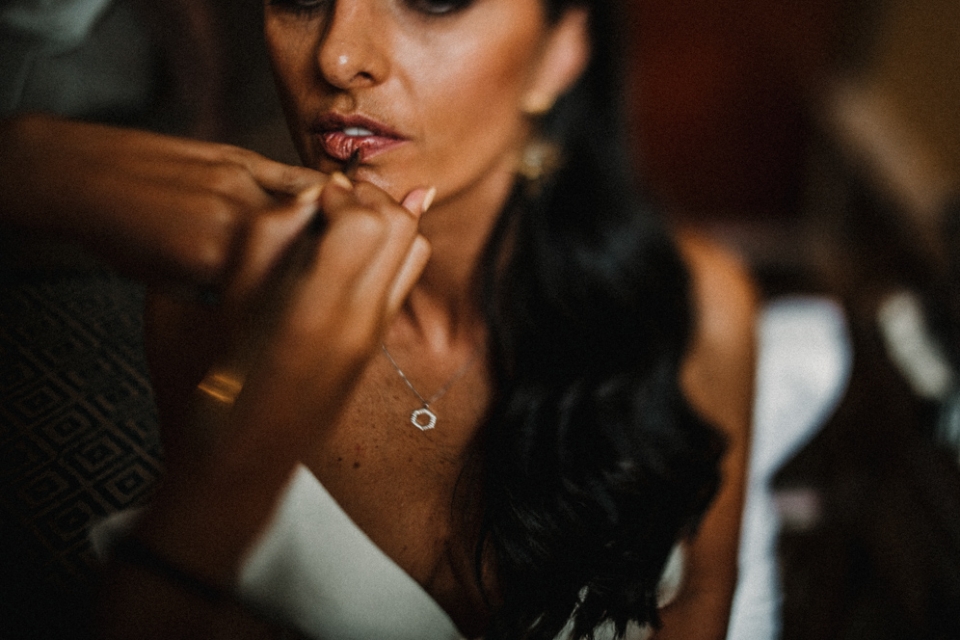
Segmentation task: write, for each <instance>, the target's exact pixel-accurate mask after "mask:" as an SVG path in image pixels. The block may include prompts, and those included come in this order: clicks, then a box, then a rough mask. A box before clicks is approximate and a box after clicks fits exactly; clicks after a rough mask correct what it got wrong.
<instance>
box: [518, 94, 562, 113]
mask: <svg viewBox="0 0 960 640" xmlns="http://www.w3.org/2000/svg"><path fill="white" fill-rule="evenodd" d="M554 102H555V98H554V97H553V96H552V95H550V94H548V93H544V92H540V91H538V92H534V93H529V94H527V96H526V97H525V98H524V99H523V103H522V104H521V105H520V109H521V111H523V113H525V114H526V115H528V116H533V117H536V116H542V115H544V114H546V113H547V112H548V111H550V109H552V108H553V103H554Z"/></svg>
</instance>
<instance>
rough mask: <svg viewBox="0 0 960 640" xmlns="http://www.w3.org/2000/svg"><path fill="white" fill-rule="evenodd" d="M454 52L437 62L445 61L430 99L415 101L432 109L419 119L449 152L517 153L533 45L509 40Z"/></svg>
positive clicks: (523, 130)
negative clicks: (429, 126)
mask: <svg viewBox="0 0 960 640" xmlns="http://www.w3.org/2000/svg"><path fill="white" fill-rule="evenodd" d="M454 50H455V52H456V55H450V48H448V49H447V52H446V55H445V56H444V57H442V58H439V59H442V60H444V61H445V62H444V64H443V65H442V69H443V71H442V72H441V73H437V74H435V76H434V81H432V82H431V83H430V84H429V86H430V96H429V97H427V96H426V95H424V96H423V98H424V99H423V100H422V101H421V102H422V104H430V105H433V106H432V108H431V109H430V112H429V113H424V114H423V117H424V119H425V120H426V121H427V122H428V123H430V122H432V123H433V125H434V127H433V129H434V132H435V136H436V137H442V140H439V142H442V143H443V144H445V145H447V148H449V149H451V150H452V151H454V152H458V151H459V152H463V153H470V154H472V155H476V156H480V155H489V154H496V153H503V152H506V151H510V150H512V149H514V148H516V147H518V146H519V145H520V144H521V141H522V138H523V136H524V132H525V131H526V118H525V117H524V115H523V114H522V112H521V110H520V104H521V100H522V96H523V95H524V91H525V89H526V86H527V80H528V76H529V68H530V65H531V63H532V58H533V55H532V53H531V52H532V50H533V44H532V43H531V42H529V41H528V39H524V38H513V39H510V40H506V41H504V40H500V41H497V42H493V43H481V44H479V45H476V46H472V47H467V46H459V47H455V48H454ZM434 68H437V66H436V65H434ZM421 86H425V84H424V83H422V84H421ZM478 159H479V158H478Z"/></svg>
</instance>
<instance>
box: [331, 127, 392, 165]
mask: <svg viewBox="0 0 960 640" xmlns="http://www.w3.org/2000/svg"><path fill="white" fill-rule="evenodd" d="M319 138H320V145H321V147H323V151H324V153H326V154H327V155H328V156H330V157H331V158H333V159H334V160H339V161H340V162H346V161H347V160H348V159H349V158H350V156H352V155H353V152H354V151H356V150H357V149H359V150H360V160H361V161H367V160H369V159H370V158H373V157H374V156H377V155H379V154H381V153H383V152H384V151H387V150H389V149H392V148H393V147H396V146H397V145H400V144H403V143H404V142H405V141H404V140H403V139H402V138H387V137H384V136H348V135H347V134H345V133H343V132H342V131H328V132H326V133H321V134H320V136H319Z"/></svg>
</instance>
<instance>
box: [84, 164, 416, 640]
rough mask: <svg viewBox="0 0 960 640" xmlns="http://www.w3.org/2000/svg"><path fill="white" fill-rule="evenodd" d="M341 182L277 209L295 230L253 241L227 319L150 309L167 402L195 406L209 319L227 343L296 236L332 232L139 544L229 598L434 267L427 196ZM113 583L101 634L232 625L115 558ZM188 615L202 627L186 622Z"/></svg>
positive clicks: (164, 633)
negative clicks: (188, 400) (247, 559)
mask: <svg viewBox="0 0 960 640" xmlns="http://www.w3.org/2000/svg"><path fill="white" fill-rule="evenodd" d="M338 180H339V179H336V180H331V181H330V182H328V183H327V185H326V186H325V187H324V189H323V191H322V193H321V194H320V196H319V201H318V202H307V203H304V202H298V203H293V204H290V205H286V207H285V209H286V210H285V213H286V215H284V212H283V211H278V212H276V213H277V216H276V218H275V219H277V220H284V221H288V220H295V221H298V222H297V223H296V224H288V223H286V222H284V223H282V224H279V225H277V226H276V227H272V230H267V231H266V232H265V233H263V234H262V235H261V236H260V238H259V240H260V241H259V242H256V243H254V244H252V245H251V250H250V252H248V253H247V254H246V255H245V256H244V257H243V260H244V263H245V264H244V266H242V267H241V269H240V270H239V272H238V274H239V275H238V276H237V281H235V282H233V283H231V284H230V285H229V286H228V287H227V289H226V294H225V298H224V301H223V302H222V305H223V306H222V308H221V309H220V310H217V309H210V308H204V307H199V306H193V305H191V304H190V303H186V302H183V301H180V300H175V299H171V298H161V297H157V298H155V299H154V300H153V303H152V307H151V310H150V313H151V314H153V319H154V320H155V322H153V323H151V335H150V340H151V343H152V349H151V351H152V353H153V358H152V360H153V362H152V364H153V368H154V373H155V377H156V378H157V379H158V381H159V383H160V384H159V385H158V393H159V394H163V393H164V392H165V391H163V390H170V389H176V388H180V389H181V390H182V391H180V392H179V393H180V394H181V396H184V397H185V396H186V394H188V393H189V387H191V385H195V383H196V381H197V380H196V377H197V375H201V374H200V373H199V372H201V371H202V369H203V366H204V364H203V363H200V364H199V365H198V364H197V362H196V360H197V359H198V358H197V354H196V353H195V352H194V351H193V346H194V345H195V344H197V341H198V340H201V341H202V340H203V336H204V335H206V333H205V331H206V330H205V329H204V327H203V326H201V325H200V324H198V323H197V321H199V320H206V321H212V324H211V325H210V327H211V328H210V329H209V330H210V331H216V330H217V329H216V327H217V326H218V321H219V323H220V324H219V326H220V327H225V328H226V331H225V333H227V334H228V335H229V334H230V331H229V327H230V326H232V323H233V322H234V321H235V320H236V316H243V315H244V311H245V310H248V309H250V308H251V305H253V308H255V307H256V305H257V303H258V302H259V301H260V300H262V298H261V295H262V293H261V291H260V286H261V285H264V284H266V285H271V284H272V283H273V282H274V281H273V280H272V276H270V277H268V278H267V280H262V279H260V278H259V276H257V274H263V273H267V272H268V271H269V269H264V268H263V265H264V264H267V265H269V264H272V263H276V262H277V261H278V260H279V259H280V256H281V255H282V254H283V253H284V251H285V250H286V248H287V247H289V246H293V243H294V241H295V240H296V239H297V238H303V235H302V234H310V233H313V232H311V231H309V230H307V229H305V225H306V222H307V221H308V220H309V218H310V217H311V216H312V214H313V212H314V211H315V210H316V209H317V208H319V209H320V210H321V211H322V212H323V214H324V217H325V218H326V220H327V228H326V230H325V231H324V233H323V235H322V236H321V237H320V238H319V239H318V240H317V241H316V247H315V249H316V254H315V257H314V259H313V260H312V262H310V264H309V267H308V268H307V269H306V270H305V271H304V272H303V274H302V276H301V277H300V278H299V280H298V282H297V285H296V286H295V287H294V288H293V289H292V290H291V295H290V297H289V298H288V299H287V300H286V303H285V304H284V305H283V307H284V308H283V310H282V313H281V314H280V316H279V318H278V320H277V324H276V326H275V328H274V330H273V331H272V335H271V337H270V339H269V341H268V343H267V346H266V348H265V350H264V351H263V353H262V354H261V355H260V357H259V358H257V359H256V362H255V365H254V367H253V368H252V370H251V371H250V372H249V374H248V375H247V377H246V383H245V384H244V385H243V389H242V391H241V392H240V393H239V395H238V396H237V398H236V402H235V403H234V404H233V405H232V407H230V408H228V409H227V414H226V416H225V418H224V423H223V425H222V430H221V431H219V432H216V433H213V434H212V436H213V437H212V438H211V437H209V435H211V434H208V436H207V437H202V438H200V439H199V440H197V441H196V444H197V447H198V448H199V449H201V450H202V451H203V452H204V454H203V455H202V456H191V457H190V459H189V461H188V462H187V463H183V462H182V461H178V460H175V459H171V460H168V468H167V472H166V475H165V478H164V481H163V484H162V486H161V488H160V490H159V491H158V494H157V496H156V499H155V501H154V503H153V505H152V506H151V508H150V509H149V511H148V512H147V514H146V515H145V517H144V518H143V520H142V521H141V522H140V524H139V526H138V529H137V531H136V532H135V534H134V535H135V536H136V537H137V539H138V540H140V541H142V542H143V544H144V545H146V546H147V547H149V548H150V549H152V550H154V551H155V552H156V553H158V554H161V555H162V556H163V557H165V558H167V559H168V560H169V561H170V562H173V563H175V564H176V565H177V566H179V567H181V568H182V569H184V570H185V571H186V572H187V573H189V574H190V575H192V576H195V577H197V578H199V579H200V580H202V581H203V582H205V583H208V584H211V585H218V586H219V587H222V588H224V589H229V588H230V586H231V585H232V584H233V582H234V580H235V578H236V574H237V571H238V569H239V565H240V562H241V560H242V557H243V555H244V553H245V551H246V550H247V548H248V547H249V546H250V545H251V544H252V542H253V540H254V539H255V537H256V536H257V534H258V533H259V532H260V530H261V529H262V528H263V527H264V526H265V524H266V522H267V520H268V518H269V517H270V515H271V513H272V511H273V508H274V503H275V501H276V499H277V497H278V496H279V494H280V493H281V491H282V490H283V488H284V487H285V485H286V483H287V479H288V478H289V475H290V473H291V471H292V470H293V468H294V466H295V464H296V463H297V461H298V460H299V459H300V458H301V456H302V454H303V451H305V450H309V449H310V448H311V447H315V446H316V445H315V442H316V441H317V440H316V439H317V438H318V437H319V434H320V433H322V430H323V429H324V428H325V427H326V426H328V425H331V424H333V422H334V421H335V420H336V419H337V417H338V415H339V413H340V411H341V409H342V408H343V406H344V404H345V402H346V399H347V397H348V396H349V394H350V393H351V391H352V388H353V386H354V384H355V383H356V380H357V378H358V376H359V375H360V373H361V371H362V370H363V368H364V366H365V365H366V362H367V360H368V359H369V358H370V357H371V355H372V354H374V353H376V350H377V348H378V345H379V343H380V340H381V334H382V332H383V329H384V327H385V326H386V324H387V323H388V322H389V321H390V319H391V318H392V317H393V316H394V315H395V314H396V312H397V311H398V310H399V308H400V306H401V304H402V302H403V300H404V299H405V298H406V296H407V295H408V293H409V291H410V289H411V287H412V286H413V284H414V282H415V281H416V280H417V278H418V277H419V274H420V272H421V271H422V269H423V267H424V265H425V264H426V261H427V259H428V257H429V246H428V245H427V243H426V241H425V240H424V239H423V238H422V237H421V236H419V234H418V230H417V221H418V218H419V214H420V211H421V209H422V205H423V200H424V197H425V195H426V192H425V191H424V190H422V189H419V190H416V191H414V192H412V193H411V194H409V195H408V196H407V198H406V199H405V200H404V202H403V206H401V205H399V204H397V203H396V202H394V201H393V200H392V199H391V198H390V197H389V196H388V195H387V194H385V193H384V192H382V191H380V190H379V189H377V188H376V187H374V186H372V185H368V184H358V185H356V188H354V189H349V188H344V187H343V186H341V184H340V182H338ZM308 239H310V238H309V237H308ZM258 247H259V248H258ZM261 249H262V250H261ZM248 267H249V271H248ZM220 311H222V312H223V314H222V315H220V317H218V313H219V312H220ZM227 342H229V340H228V341H227ZM224 347H225V348H226V349H227V350H228V351H229V350H232V349H235V348H238V347H241V348H242V347H243V345H236V344H226V345H224ZM207 355H208V356H209V355H210V354H207ZM213 355H214V357H218V355H217V354H213ZM219 357H222V355H220V356H219ZM200 359H201V360H202V359H203V358H200ZM158 360H159V361H158ZM185 372H187V373H185ZM161 400H162V399H161ZM172 415H174V414H172V413H170V412H166V413H162V414H161V421H162V422H163V428H164V429H165V430H166V429H169V428H173V429H175V430H180V431H181V432H182V433H183V438H184V440H182V441H181V442H186V439H188V438H190V437H191V435H192V436H193V437H196V435H197V433H196V429H192V430H191V429H183V427H184V426H188V427H189V426H190V425H177V424H170V423H169V420H170V419H171V416H172ZM193 426H194V427H195V426H196V425H193ZM168 453H173V454H174V456H175V455H176V453H177V452H176V451H173V452H168ZM108 577H109V580H110V582H109V583H108V585H109V589H108V591H107V593H106V594H105V600H104V603H103V604H104V607H103V610H104V611H105V612H106V613H105V616H104V618H103V625H102V626H101V629H102V634H101V635H102V636H103V637H106V638H146V639H149V638H158V639H159V638H183V637H193V636H196V637H206V636H205V634H206V633H207V631H208V630H209V629H211V628H214V627H216V626H217V624H218V620H220V618H219V617H218V616H221V615H224V612H223V611H222V610H220V609H211V606H210V605H209V603H207V602H205V601H204V599H203V598H197V597H191V596H190V595H189V594H186V595H185V594H184V593H183V590H182V589H181V590H178V589H177V588H176V585H173V586H171V585H170V584H169V582H170V581H169V580H164V579H163V577H162V576H161V577H158V576H157V575H154V574H153V573H151V572H149V571H146V570H144V569H143V568H141V567H137V566H129V565H125V564H124V563H122V562H118V563H117V565H116V566H115V567H114V571H113V572H111V573H110V574H109V576H108ZM183 606H189V607H190V611H191V612H192V613H196V617H195V618H193V619H190V616H184V614H183V609H182V608H181V607H183ZM191 634H192V635H191Z"/></svg>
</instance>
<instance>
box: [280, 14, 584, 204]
mask: <svg viewBox="0 0 960 640" xmlns="http://www.w3.org/2000/svg"><path fill="white" fill-rule="evenodd" d="M563 22H564V21H563V20H561V23H563ZM579 23H580V24H579V26H577V27H575V29H579V30H580V31H585V26H584V25H583V24H582V23H584V20H580V21H579ZM558 24H560V23H558ZM559 30H560V29H559V27H557V26H556V25H552V24H548V23H547V21H546V19H545V15H544V7H543V6H542V0H472V1H471V0H267V4H266V10H265V33H266V41H267V47H268V49H269V53H270V57H271V60H272V64H273V68H274V72H275V75H276V78H277V85H278V88H279V91H280V95H281V100H282V102H283V105H284V109H285V111H286V114H287V119H288V123H289V125H290V129H291V132H292V134H293V137H294V142H295V144H296V145H297V148H298V150H299V152H300V155H301V158H302V159H303V161H304V163H305V164H306V165H307V166H310V167H314V168H317V169H319V170H321V171H324V172H331V171H333V170H336V169H339V168H341V167H342V165H343V163H344V161H345V160H346V159H347V158H349V157H350V155H351V154H352V153H353V152H354V151H355V150H357V149H359V150H360V157H361V161H362V164H361V165H360V168H359V170H358V178H360V179H363V180H369V181H370V182H373V183H374V184H377V185H379V186H380V187H381V188H383V189H385V190H386V191H387V192H388V193H390V194H391V195H392V196H393V197H395V198H397V199H400V198H402V197H403V196H404V195H405V194H406V193H407V192H409V191H410V190H411V189H414V188H416V187H428V186H436V187H437V189H438V194H437V200H436V202H437V203H438V204H439V203H442V202H443V201H444V200H449V199H453V198H456V197H461V198H463V197H467V198H469V197H472V196H479V197H480V198H483V196H484V194H485V193H487V192H489V191H490V190H491V189H493V190H499V191H501V192H502V191H503V190H504V184H507V183H509V182H510V181H512V174H513V171H514V166H515V158H516V155H517V152H518V150H519V149H520V148H521V147H522V145H523V144H524V142H525V140H526V138H527V135H528V128H529V116H528V115H527V114H525V105H529V104H531V102H536V101H540V102H544V101H549V99H551V98H555V97H556V95H558V94H559V93H561V92H562V91H563V90H564V89H566V88H567V87H568V86H569V85H570V84H572V82H573V80H575V78H576V76H577V75H578V74H579V72H580V69H581V68H582V64H583V63H584V62H585V58H586V50H585V48H584V47H583V46H582V45H583V42H585V38H586V35H585V33H579V32H577V34H575V35H576V37H571V36H570V35H565V36H563V37H561V38H558V37H557V35H556V34H557V32H558V31H559ZM567 31H570V29H567ZM577 37H579V38H581V39H582V41H577V39H576V38H577ZM558 40H559V42H558ZM578 46H579V48H580V49H583V50H582V51H578V50H576V49H577V47H578ZM578 53H579V54H580V57H582V58H583V60H577V59H576V57H577V54H578ZM550 93H552V94H553V95H548V94H550ZM526 110H529V109H526Z"/></svg>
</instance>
